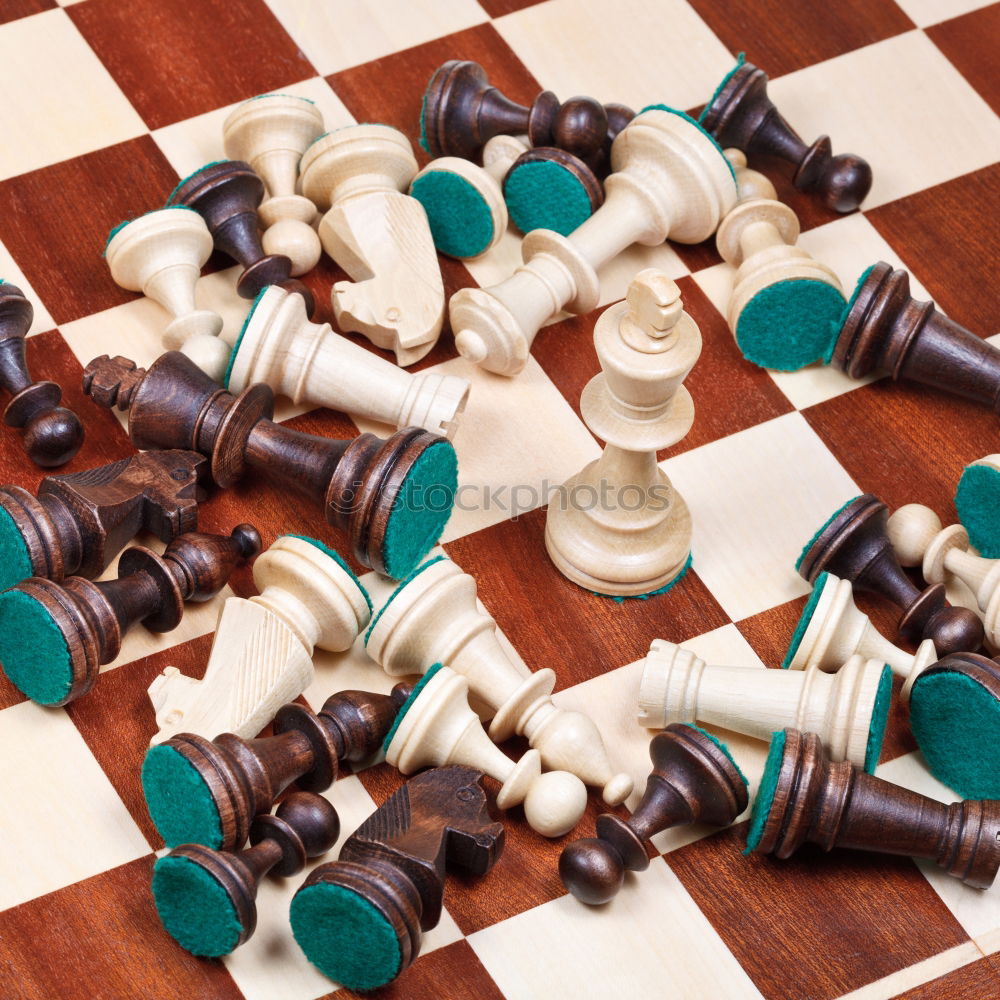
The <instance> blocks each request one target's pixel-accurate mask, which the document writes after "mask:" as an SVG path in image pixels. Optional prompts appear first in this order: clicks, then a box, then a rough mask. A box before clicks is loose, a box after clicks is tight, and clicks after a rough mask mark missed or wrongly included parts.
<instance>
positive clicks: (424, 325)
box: [300, 125, 444, 367]
mask: <svg viewBox="0 0 1000 1000" xmlns="http://www.w3.org/2000/svg"><path fill="white" fill-rule="evenodd" d="M300 169H301V172H302V192H303V194H305V196H306V197H307V198H309V199H311V200H312V201H313V202H315V203H316V205H318V206H319V208H320V209H321V210H323V211H324V212H325V214H324V215H323V217H322V219H320V223H319V238H320V241H321V242H322V244H323V249H324V250H326V252H327V253H328V254H329V255H330V256H331V257H332V258H333V259H334V261H336V263H337V264H338V265H340V267H342V268H343V269H344V270H345V271H346V272H347V274H348V276H349V277H350V278H351V281H338V282H337V283H336V284H335V285H334V286H333V311H334V314H335V315H336V317H337V323H338V324H339V326H340V329H341V330H348V331H352V332H355V333H363V334H364V335H365V336H366V337H367V338H368V339H369V340H370V341H371V342H372V343H373V344H375V345H376V346H377V347H382V348H385V349H386V350H391V351H394V352H395V354H396V361H397V363H398V364H400V365H403V366H404V367H405V366H406V365H412V364H413V363H414V362H416V361H419V360H420V359H421V358H422V357H424V355H426V354H427V353H428V351H430V350H431V348H432V347H433V346H434V345H435V344H436V343H437V339H438V335H439V334H440V333H441V326H442V324H443V323H444V282H443V281H442V280H441V268H440V266H439V264H438V259H437V254H436V253H435V250H434V240H433V238H432V237H431V230H430V226H429V224H428V222H427V214H426V213H425V212H424V210H423V208H422V207H421V205H420V203H419V202H418V201H417V200H416V199H415V198H411V197H410V196H409V195H407V194H405V193H404V192H405V191H406V190H407V188H408V187H409V185H410V182H411V181H412V180H413V178H414V177H415V176H416V173H417V161H416V159H415V158H414V156H413V150H412V148H411V147H410V140H409V139H407V138H406V136H405V135H403V133H402V132H400V131H399V130H398V129H394V128H390V127H389V126H388V125H351V126H349V127H347V128H342V129H338V130H337V131H336V132H330V133H328V134H327V135H324V136H322V137H321V138H319V139H317V140H316V141H315V142H314V143H313V144H312V145H311V146H310V147H309V148H308V149H307V150H306V152H305V155H304V156H303V157H302V164H301V168H300Z"/></svg>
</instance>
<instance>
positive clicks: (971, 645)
mask: <svg viewBox="0 0 1000 1000" xmlns="http://www.w3.org/2000/svg"><path fill="white" fill-rule="evenodd" d="M927 637H928V638H930V639H933V640H934V648H935V649H936V650H937V651H938V654H939V655H940V656H947V655H949V654H950V653H971V652H975V651H976V650H977V649H979V647H980V646H982V644H983V639H984V638H985V632H984V630H983V622H982V619H981V618H980V617H979V615H977V614H976V613H975V612H974V611H970V610H969V609H968V608H958V607H950V608H943V609H942V610H941V611H939V612H938V613H937V614H936V615H935V616H934V617H933V618H932V619H931V622H930V627H929V629H928V632H927Z"/></svg>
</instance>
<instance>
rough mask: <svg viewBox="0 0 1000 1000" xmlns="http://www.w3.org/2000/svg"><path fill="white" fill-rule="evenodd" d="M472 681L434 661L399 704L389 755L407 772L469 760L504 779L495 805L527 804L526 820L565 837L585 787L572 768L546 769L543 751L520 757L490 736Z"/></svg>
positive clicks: (546, 832) (584, 796) (577, 815)
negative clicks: (472, 695)
mask: <svg viewBox="0 0 1000 1000" xmlns="http://www.w3.org/2000/svg"><path fill="white" fill-rule="evenodd" d="M468 697H469V683H468V681H466V679H465V678H464V677H461V676H460V675H459V674H457V673H455V671H453V670H451V669H449V668H448V667H444V666H442V665H441V664H440V663H436V664H434V666H432V667H431V668H430V669H429V670H428V671H427V672H426V673H425V674H424V676H423V677H422V678H421V680H420V683H419V684H417V686H416V687H415V688H414V689H413V693H412V694H411V695H410V697H409V698H408V699H407V701H406V703H405V704H404V705H403V707H402V708H401V709H400V710H399V715H397V716H396V722H395V724H394V725H393V728H392V729H391V730H390V731H389V735H388V736H387V737H386V738H385V759H386V761H387V762H388V763H389V764H391V765H392V766H393V767H396V768H399V770H400V771H402V772H403V774H412V773H413V772H414V771H419V770H421V769H422V768H425V767H443V766H445V765H448V764H468V765H469V766H471V767H475V768H478V769H479V770H480V771H483V772H484V773H485V774H488V775H489V776H490V777H491V778H494V779H496V780H497V781H499V782H500V791H499V792H498V793H497V807H498V808H500V809H503V810H507V809H510V808H512V807H513V806H519V805H523V806H524V818H525V819H526V820H527V821H528V826H530V827H531V828H532V830H535V831H536V832H538V833H540V834H541V835H542V836H543V837H561V836H562V835H563V834H564V833H568V832H569V831H570V830H572V829H573V827H574V826H576V824H577V823H579V821H580V817H581V816H582V815H583V811H584V809H585V808H586V807H587V789H586V788H585V787H584V784H583V782H582V781H581V780H580V779H579V778H578V777H577V776H576V775H575V774H570V773H569V772H568V771H546V772H545V773H544V774H543V773H542V760H541V755H540V754H539V752H538V751H537V750H528V751H527V753H525V754H524V756H523V757H521V758H520V760H518V761H517V762H516V763H515V762H514V761H512V760H511V759H510V758H509V757H507V756H506V755H505V754H504V753H503V751H502V750H500V748H499V747H497V746H496V745H495V744H494V743H492V742H491V741H490V738H489V737H488V736H487V735H486V733H485V731H484V730H483V728H482V725H481V724H480V721H479V718H478V717H477V716H476V713H475V712H473V711H472V709H471V708H470V707H469V701H468Z"/></svg>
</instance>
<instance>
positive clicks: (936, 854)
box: [745, 729, 1000, 889]
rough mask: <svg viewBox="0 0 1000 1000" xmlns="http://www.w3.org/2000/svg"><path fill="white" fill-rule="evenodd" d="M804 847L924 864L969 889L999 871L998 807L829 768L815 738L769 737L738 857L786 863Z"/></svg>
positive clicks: (986, 883)
mask: <svg viewBox="0 0 1000 1000" xmlns="http://www.w3.org/2000/svg"><path fill="white" fill-rule="evenodd" d="M805 843H810V844H818V845H819V846H820V847H822V848H823V850H825V851H829V850H831V849H832V848H834V847H846V848H849V849H852V850H862V851H877V852H879V853H881V854H902V855H905V856H907V857H913V858H927V859H928V860H930V861H933V862H935V864H937V865H939V866H940V867H941V868H943V869H944V870H945V871H946V872H947V873H948V874H949V875H953V876H954V877H955V878H960V879H961V880H962V881H963V882H964V883H965V884H966V885H971V886H973V887H974V888H976V889H988V888H989V887H990V886H991V885H992V884H993V880H994V878H995V877H996V873H997V869H998V868H1000V802H995V801H990V800H980V801H975V800H967V801H965V802H953V803H952V804H951V805H944V804H943V803H941V802H938V801H936V800H935V799H932V798H929V797H928V796H926V795H920V794H919V793H917V792H911V791H910V790H909V789H908V788H903V787H901V786H899V785H894V784H892V783H891V782H888V781H884V780H883V779H881V778H876V777H875V776H874V775H871V774H865V773H864V771H860V770H858V768H856V767H854V765H853V764H851V763H850V762H848V761H841V762H839V763H833V762H831V760H830V758H829V757H828V756H827V753H826V751H825V750H824V749H823V744H822V743H821V742H820V739H819V737H818V736H817V735H816V734H815V733H801V732H798V731H797V730H794V729H786V730H784V731H783V732H780V733H775V734H774V739H773V741H772V742H771V750H770V752H769V753H768V757H767V764H766V766H765V768H764V777H763V778H762V779H761V783H760V786H759V788H758V789H757V796H756V799H755V800H754V806H753V817H752V819H751V821H750V829H749V832H748V834H747V850H746V852H745V853H748V854H749V853H750V852H755V853H757V854H773V855H774V856H775V857H778V858H782V859H784V858H788V857H791V855H792V854H794V853H795V851H796V850H798V848H799V847H801V846H802V845H803V844H805Z"/></svg>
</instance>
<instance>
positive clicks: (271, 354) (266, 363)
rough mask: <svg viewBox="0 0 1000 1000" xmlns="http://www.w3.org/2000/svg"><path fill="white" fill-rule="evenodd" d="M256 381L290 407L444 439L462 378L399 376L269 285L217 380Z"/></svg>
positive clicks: (464, 393) (461, 405)
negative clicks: (300, 405)
mask: <svg viewBox="0 0 1000 1000" xmlns="http://www.w3.org/2000/svg"><path fill="white" fill-rule="evenodd" d="M463 162H464V161H463ZM257 382H263V383H264V384H265V385H269V386H270V387H271V388H272V389H273V390H274V391H275V392H276V393H278V394H280V395H283V396H287V397H288V398H289V399H290V400H291V401H292V402H293V403H309V404H312V405H313V406H328V407H329V408H330V409H333V410H341V411H343V412H345V413H350V414H353V415H354V416H359V417H368V418H369V419H370V420H376V421H378V422H379V423H383V424H390V425H394V426H396V427H399V428H403V427H423V428H425V429H426V430H429V431H430V432H431V433H432V434H440V435H442V437H447V438H451V437H453V436H454V434H455V431H456V430H457V429H458V423H459V417H460V416H461V413H462V411H463V410H464V409H465V404H466V401H467V400H468V398H469V382H468V379H464V378H459V377H458V376H457V375H439V374H436V373H434V372H421V373H419V374H411V373H410V372H406V371H403V370H402V369H401V368H398V367H397V366H396V365H394V364H391V363H390V362H388V361H386V360H385V359H384V358H380V357H379V356H378V355H377V354H374V353H373V352H372V351H368V350H365V348H363V347H360V346H359V345H358V344H355V343H354V342H353V341H350V340H348V339H347V338H346V337H342V336H340V335H339V334H338V333H334V331H333V330H332V329H331V327H330V324H329V323H311V322H309V318H308V317H307V316H306V307H305V302H303V300H302V296H301V295H296V294H294V293H292V292H286V291H285V290H284V289H283V288H279V287H278V286H277V285H272V286H271V287H270V288H267V289H265V290H264V291H263V292H262V293H261V294H260V295H259V296H258V297H257V299H256V301H255V302H254V304H253V306H252V307H251V309H250V312H249V314H248V315H247V318H246V320H245V321H244V323H243V329H242V331H241V332H240V335H239V338H238V339H237V341H236V345H235V346H234V347H233V351H232V357H231V359H230V361H229V367H228V369H227V370H226V373H225V378H224V384H225V387H226V388H227V389H229V390H230V392H234V393H238V392H243V390H244V389H246V388H248V387H249V386H251V385H253V384H254V383H257Z"/></svg>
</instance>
